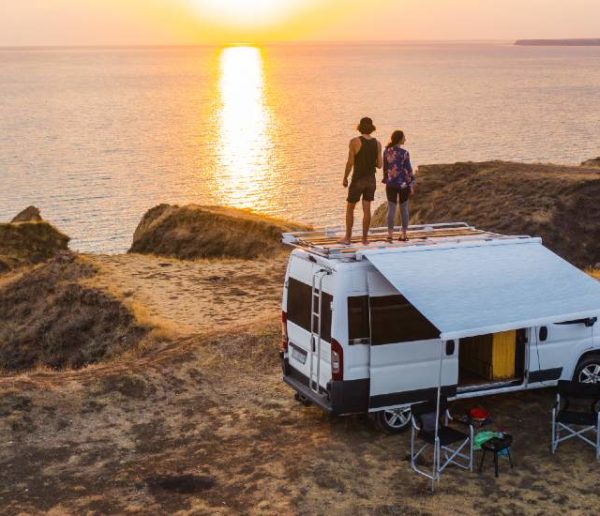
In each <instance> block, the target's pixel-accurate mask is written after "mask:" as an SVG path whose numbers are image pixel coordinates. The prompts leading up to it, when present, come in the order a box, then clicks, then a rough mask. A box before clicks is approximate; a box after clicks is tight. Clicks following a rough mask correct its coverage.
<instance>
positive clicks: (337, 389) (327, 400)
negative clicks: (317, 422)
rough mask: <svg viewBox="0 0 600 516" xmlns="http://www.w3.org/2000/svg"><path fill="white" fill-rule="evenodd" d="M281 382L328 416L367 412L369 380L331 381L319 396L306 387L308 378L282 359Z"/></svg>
mask: <svg viewBox="0 0 600 516" xmlns="http://www.w3.org/2000/svg"><path fill="white" fill-rule="evenodd" d="M282 369H283V381H284V382H285V383H287V384H288V385H289V386H290V387H291V388H292V389H294V390H295V391H296V392H297V393H298V394H300V395H301V396H304V397H305V398H306V399H308V400H310V401H311V402H312V403H314V404H315V405H317V406H318V407H319V408H321V409H322V410H323V411H325V412H327V413H328V414H335V415H340V416H342V415H349V414H360V413H365V412H368V410H369V380H368V379H367V378H365V379H362V380H347V381H337V382H334V381H331V382H329V383H328V384H327V390H326V391H325V392H324V393H323V394H322V395H319V394H317V393H316V392H314V391H313V390H312V389H311V388H310V387H309V386H308V377H307V376H305V375H304V374H302V373H301V372H300V371H298V370H296V369H294V368H293V367H291V366H290V364H289V362H288V360H287V359H286V358H284V357H282Z"/></svg>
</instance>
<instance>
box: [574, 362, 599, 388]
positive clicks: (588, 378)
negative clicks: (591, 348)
mask: <svg viewBox="0 0 600 516" xmlns="http://www.w3.org/2000/svg"><path fill="white" fill-rule="evenodd" d="M575 379H576V381H578V382H579V383H600V355H592V356H590V357H588V358H585V359H584V360H582V361H581V362H580V363H579V366H578V367H577V371H576V372H575Z"/></svg>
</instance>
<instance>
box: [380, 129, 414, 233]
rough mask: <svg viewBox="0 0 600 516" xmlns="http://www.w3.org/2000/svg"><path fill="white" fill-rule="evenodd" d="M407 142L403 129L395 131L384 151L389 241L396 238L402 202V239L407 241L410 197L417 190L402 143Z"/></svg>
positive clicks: (408, 155)
mask: <svg viewBox="0 0 600 516" xmlns="http://www.w3.org/2000/svg"><path fill="white" fill-rule="evenodd" d="M405 142H406V138H405V136H404V132H403V131H394V132H393V133H392V137H391V139H390V143H388V144H387V146H386V148H385V151H384V153H383V182H384V183H385V185H386V186H385V194H386V196H387V201H388V213H387V226H388V242H392V241H393V240H394V219H395V218H396V206H397V204H398V203H400V215H401V218H402V236H401V237H400V240H401V241H403V242H406V241H407V240H408V237H407V236H406V230H407V229H408V215H409V213H408V198H409V197H410V195H412V194H413V193H414V192H415V185H416V180H415V174H414V173H413V169H412V165H411V163H410V154H409V153H408V151H407V150H406V149H403V148H402V145H404V143H405Z"/></svg>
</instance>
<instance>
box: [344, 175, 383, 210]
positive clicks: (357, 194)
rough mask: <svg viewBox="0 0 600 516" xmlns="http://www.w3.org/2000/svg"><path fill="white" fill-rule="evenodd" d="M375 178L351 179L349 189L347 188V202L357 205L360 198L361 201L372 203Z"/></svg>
mask: <svg viewBox="0 0 600 516" xmlns="http://www.w3.org/2000/svg"><path fill="white" fill-rule="evenodd" d="M376 187H377V185H376V183H375V176H369V177H361V178H359V179H356V180H355V179H354V178H353V179H352V182H351V183H350V187H349V188H348V199H346V200H347V201H348V202H351V203H353V204H354V203H357V202H358V201H360V198H361V197H362V200H363V201H374V200H375V188H376Z"/></svg>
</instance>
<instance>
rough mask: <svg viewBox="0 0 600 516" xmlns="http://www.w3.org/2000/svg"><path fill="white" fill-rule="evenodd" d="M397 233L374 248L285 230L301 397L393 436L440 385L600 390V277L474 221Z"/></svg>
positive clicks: (531, 241)
mask: <svg viewBox="0 0 600 516" xmlns="http://www.w3.org/2000/svg"><path fill="white" fill-rule="evenodd" d="M386 233H387V232H386V229H385V228H378V229H373V230H372V231H371V235H370V240H371V243H370V245H369V246H363V245H361V244H358V243H357V244H353V245H350V246H342V245H337V244H335V241H336V235H337V234H338V233H337V231H336V230H335V229H333V230H327V229H325V230H319V231H310V232H302V233H288V234H284V236H283V242H284V243H287V244H290V245H292V246H294V247H295V248H296V249H294V250H293V252H292V253H291V255H290V259H289V263H288V267H287V272H286V276H285V286H284V290H283V302H282V327H283V338H282V346H281V358H282V366H283V379H284V381H285V382H286V383H287V384H288V385H290V386H291V387H292V388H293V389H294V390H295V391H296V392H297V397H298V398H299V399H300V400H302V401H304V402H306V403H314V404H315V405H318V406H319V407H321V408H322V409H323V410H325V411H327V412H329V413H333V414H339V415H345V414H355V413H367V412H368V413H372V414H374V415H375V416H376V418H377V421H378V422H379V424H380V425H381V426H382V427H383V428H384V429H385V430H387V431H390V432H394V431H401V430H403V429H405V428H406V427H407V426H408V424H409V421H410V406H411V404H413V403H415V402H419V401H424V400H427V399H430V398H432V397H433V396H434V395H435V392H436V390H437V386H438V383H439V381H440V379H441V385H442V391H443V393H444V394H445V395H447V396H449V397H450V398H467V397H476V396H483V395H488V394H495V393H506V392H511V391H519V390H524V389H534V388H539V387H546V386H553V385H555V384H556V382H557V381H558V380H559V379H568V380H571V379H573V378H574V379H577V380H579V381H581V382H600V331H598V328H599V326H600V325H598V324H597V321H598V316H599V315H600V283H598V282H597V281H595V280H594V279H592V278H591V277H589V276H588V275H587V274H585V273H584V272H582V271H580V270H579V269H577V268H576V267H574V266H572V265H570V264H569V263H568V262H566V261H564V260H563V259H562V258H560V257H558V256H557V255H555V254H554V253H552V252H551V251H549V250H548V249H547V248H545V247H544V246H543V245H542V243H541V240H540V239H539V238H532V237H529V236H505V235H499V234H495V233H490V232H486V231H481V230H478V229H476V228H474V227H471V226H468V225H467V224H464V223H451V224H433V225H428V226H411V227H410V228H409V241H408V242H396V243H393V244H389V243H386V242H385V236H386Z"/></svg>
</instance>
